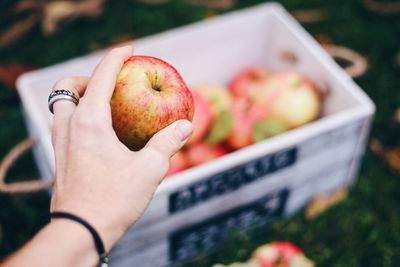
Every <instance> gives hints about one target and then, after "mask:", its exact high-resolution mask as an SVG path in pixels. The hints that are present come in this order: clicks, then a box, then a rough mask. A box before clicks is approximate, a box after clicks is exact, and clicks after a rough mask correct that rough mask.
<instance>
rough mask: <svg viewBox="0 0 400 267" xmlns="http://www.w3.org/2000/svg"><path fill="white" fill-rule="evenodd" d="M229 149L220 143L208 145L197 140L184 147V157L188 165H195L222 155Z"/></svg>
mask: <svg viewBox="0 0 400 267" xmlns="http://www.w3.org/2000/svg"><path fill="white" fill-rule="evenodd" d="M228 152H229V151H228V150H227V149H226V148H225V147H223V146H221V145H214V146H213V145H208V144H206V143H205V142H199V143H196V144H193V145H191V146H189V147H187V148H186V157H187V160H188V162H189V165H190V166H197V165H200V164H203V163H206V162H208V161H211V160H213V159H216V158H219V157H222V156H223V155H225V154H227V153H228Z"/></svg>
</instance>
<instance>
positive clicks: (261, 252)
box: [252, 242, 314, 267]
mask: <svg viewBox="0 0 400 267" xmlns="http://www.w3.org/2000/svg"><path fill="white" fill-rule="evenodd" d="M252 258H253V259H256V260H257V261H258V263H259V264H260V267H314V263H313V262H312V261H310V260H309V259H308V258H307V257H306V256H305V255H304V254H303V252H302V251H301V249H300V248H299V247H297V246H296V245H294V244H292V243H290V242H273V243H269V244H266V245H263V246H261V247H259V248H258V249H256V251H255V252H254V253H253V256H252Z"/></svg>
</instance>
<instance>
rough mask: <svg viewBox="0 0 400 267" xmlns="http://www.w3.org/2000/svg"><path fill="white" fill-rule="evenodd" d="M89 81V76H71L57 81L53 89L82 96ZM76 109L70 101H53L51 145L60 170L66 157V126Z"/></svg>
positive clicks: (67, 126)
mask: <svg viewBox="0 0 400 267" xmlns="http://www.w3.org/2000/svg"><path fill="white" fill-rule="evenodd" d="M88 82H89V77H72V78H66V79H63V80H60V81H58V82H57V83H56V84H55V85H54V88H53V90H61V89H67V90H70V91H72V92H74V93H75V94H78V95H80V96H82V95H83V94H84V92H85V89H86V86H87V84H88ZM75 109H76V106H75V104H74V103H72V102H71V101H64V100H60V101H57V102H55V103H54V105H53V110H54V125H53V135H52V139H53V146H54V153H55V156H56V166H57V170H60V171H62V170H63V165H64V163H65V157H66V147H67V138H68V128H69V121H70V118H71V116H72V114H73V112H74V110H75Z"/></svg>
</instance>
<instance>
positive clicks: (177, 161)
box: [165, 150, 189, 177]
mask: <svg viewBox="0 0 400 267" xmlns="http://www.w3.org/2000/svg"><path fill="white" fill-rule="evenodd" d="M188 167H189V163H188V162H187V159H186V155H185V152H183V151H182V150H181V151H178V152H176V153H175V155H173V156H172V157H171V158H170V160H169V170H168V172H167V174H166V175H165V176H166V177H168V176H171V175H173V174H176V173H178V172H181V171H183V170H185V169H186V168H188Z"/></svg>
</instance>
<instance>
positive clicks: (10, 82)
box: [0, 63, 34, 90]
mask: <svg viewBox="0 0 400 267" xmlns="http://www.w3.org/2000/svg"><path fill="white" fill-rule="evenodd" d="M32 69H34V68H33V67H32V66H27V65H22V64H17V63H9V64H2V65H0V83H2V84H4V85H5V86H6V87H7V88H9V89H11V90H15V82H16V80H17V78H18V76H20V75H21V74H22V73H24V72H27V71H29V70H32Z"/></svg>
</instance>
